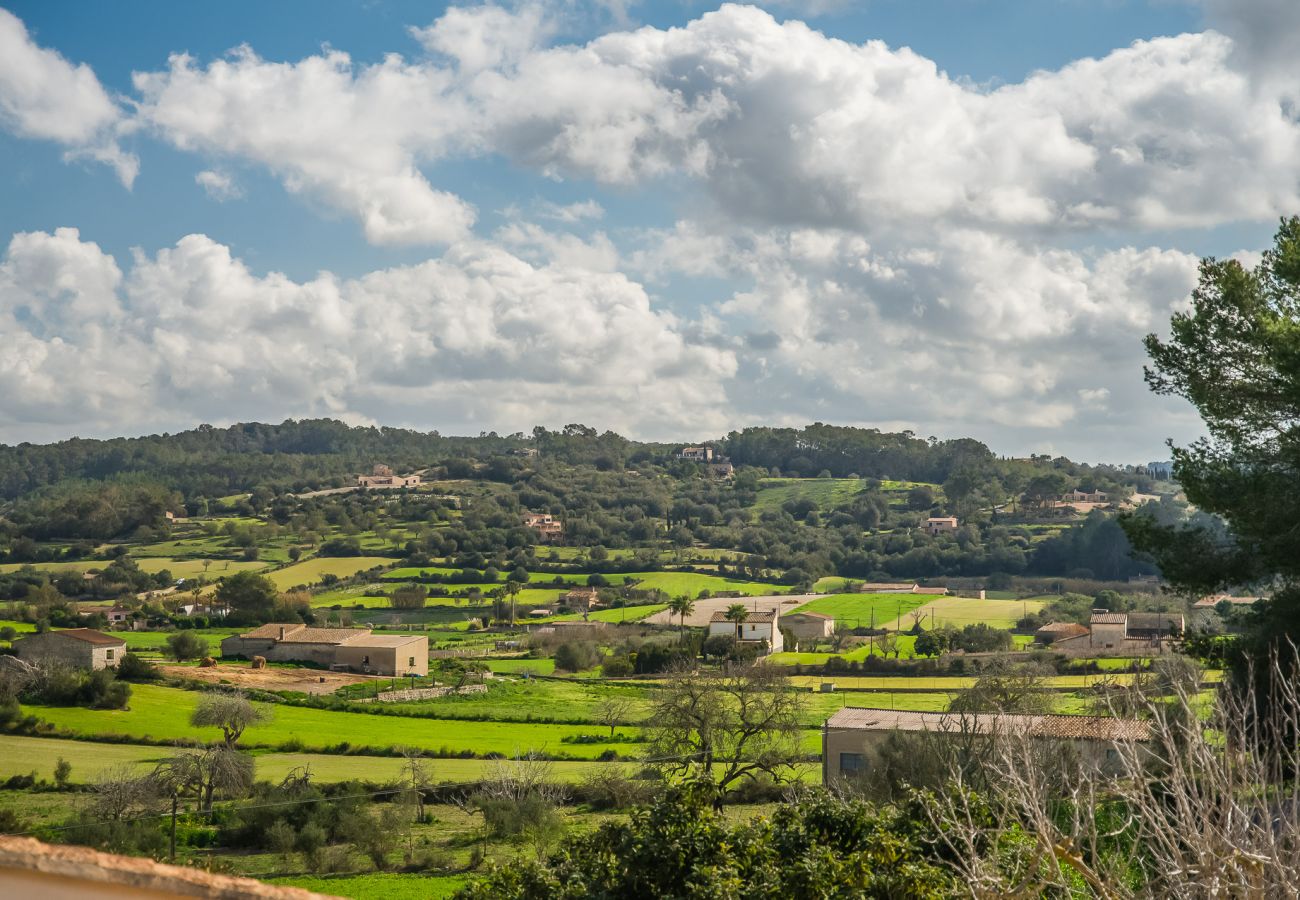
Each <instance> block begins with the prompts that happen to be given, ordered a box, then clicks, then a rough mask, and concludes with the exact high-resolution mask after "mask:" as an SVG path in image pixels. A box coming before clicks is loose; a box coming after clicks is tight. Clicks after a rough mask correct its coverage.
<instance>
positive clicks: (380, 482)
mask: <svg viewBox="0 0 1300 900" xmlns="http://www.w3.org/2000/svg"><path fill="white" fill-rule="evenodd" d="M357 484H358V485H360V486H361V487H363V488H367V489H385V488H411V487H419V486H420V476H419V475H394V474H393V470H392V469H390V468H389V467H388V466H385V465H383V464H382V463H381V464H379V465H376V466H375V468H374V471H373V472H372V473H371V474H370V475H358V476H357Z"/></svg>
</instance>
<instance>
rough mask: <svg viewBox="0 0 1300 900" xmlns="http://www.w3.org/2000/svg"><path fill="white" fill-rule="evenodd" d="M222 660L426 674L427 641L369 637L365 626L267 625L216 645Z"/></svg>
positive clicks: (394, 636) (417, 637)
mask: <svg viewBox="0 0 1300 900" xmlns="http://www.w3.org/2000/svg"><path fill="white" fill-rule="evenodd" d="M221 655H222V656H223V657H235V656H240V657H244V658H246V659H251V658H252V657H254V656H264V657H266V659H267V660H269V661H272V662H305V663H315V664H316V665H319V666H324V667H326V668H328V669H341V670H344V671H350V672H361V673H364V674H367V675H421V676H423V675H428V674H429V639H428V638H427V637H425V636H424V635H422V634H420V635H416V634H409V635H408V634H372V633H371V631H370V629H369V628H310V627H308V626H306V625H303V624H302V623H301V622H296V623H272V624H270V625H263V626H261V627H260V628H254V629H253V630H252V631H246V632H244V633H243V634H239V635H233V636H231V637H228V638H226V639H225V640H224V641H222V642H221Z"/></svg>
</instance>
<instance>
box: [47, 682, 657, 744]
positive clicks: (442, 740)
mask: <svg viewBox="0 0 1300 900" xmlns="http://www.w3.org/2000/svg"><path fill="white" fill-rule="evenodd" d="M198 698H199V693H198V692H196V691H185V690H180V689H177V688H167V687H159V686H156V685H134V686H133V687H132V695H131V703H130V709H129V710H94V709H83V708H80V707H53V706H24V707H23V709H24V710H25V711H27V712H29V713H31V714H33V715H36V716H38V717H40V718H41V719H43V720H45V721H47V722H49V723H51V724H52V725H54V726H56V727H59V728H66V729H68V730H70V731H72V732H74V733H76V734H80V735H85V736H94V735H110V734H112V735H123V736H125V737H128V738H144V737H149V738H153V739H155V740H178V739H187V740H194V739H197V740H201V741H213V740H216V739H217V738H218V736H219V734H220V732H219V731H218V730H217V729H215V728H194V727H192V726H191V725H190V724H189V716H190V712H191V711H192V710H193V709H194V705H195V703H197V702H198ZM259 706H261V707H262V708H263V709H266V710H267V712H269V713H271V714H272V716H273V718H272V720H271V721H270V722H269V723H267V724H264V725H258V726H255V727H253V728H250V729H249V730H248V731H247V732H246V733H245V735H244V740H243V745H244V746H247V747H272V748H274V747H276V746H278V745H279V744H281V743H283V742H285V741H290V740H297V741H301V742H302V744H303V746H304V748H305V749H322V748H326V747H333V746H335V745H338V744H340V743H347V744H348V745H350V746H351V747H358V748H360V747H404V746H409V747H418V748H420V749H423V750H432V751H447V752H451V753H458V752H461V751H464V750H472V751H474V752H477V753H490V752H495V753H502V754H504V755H506V756H515V755H517V754H520V753H526V752H528V751H529V750H539V751H545V752H546V753H550V754H558V755H564V756H569V757H573V758H576V759H594V758H596V757H597V756H599V755H600V754H601V753H603V752H605V751H606V750H615V751H617V752H618V753H619V755H621V756H624V755H626V756H633V755H637V754H638V753H640V752H641V749H640V748H639V747H638V745H637V744H629V743H614V744H605V743H597V744H566V743H563V742H562V741H561V738H563V737H566V736H576V735H580V734H592V733H599V732H600V731H601V729H600V728H599V727H598V726H581V725H545V724H531V725H530V724H518V723H502V722H465V721H452V720H446V719H416V718H405V717H400V716H386V715H372V714H368V713H359V712H336V711H333V710H324V709H311V708H307V707H293V706H283V705H273V706H270V707H269V708H268V705H267V704H259Z"/></svg>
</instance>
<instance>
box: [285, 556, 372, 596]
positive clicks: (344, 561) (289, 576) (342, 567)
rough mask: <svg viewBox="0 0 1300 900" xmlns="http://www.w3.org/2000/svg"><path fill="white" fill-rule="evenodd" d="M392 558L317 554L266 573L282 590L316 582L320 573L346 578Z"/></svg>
mask: <svg viewBox="0 0 1300 900" xmlns="http://www.w3.org/2000/svg"><path fill="white" fill-rule="evenodd" d="M392 562H393V561H392V560H391V559H389V558H387V557H384V556H318V557H316V558H315V559H309V560H307V561H306V562H300V563H294V564H293V565H292V566H287V567H285V568H283V569H277V570H275V571H274V572H271V573H269V574H268V575H267V577H268V578H270V579H271V580H272V581H273V582H275V586H276V587H277V588H279V589H280V590H282V591H286V590H288V589H289V588H291V587H297V586H298V585H300V584H309V585H310V584H316V583H317V582H318V581H320V580H321V576H322V575H337V576H338V577H340V578H348V577H350V576H352V575H355V574H357V573H358V572H364V571H366V570H367V569H373V568H375V567H376V566H387V565H391V564H392Z"/></svg>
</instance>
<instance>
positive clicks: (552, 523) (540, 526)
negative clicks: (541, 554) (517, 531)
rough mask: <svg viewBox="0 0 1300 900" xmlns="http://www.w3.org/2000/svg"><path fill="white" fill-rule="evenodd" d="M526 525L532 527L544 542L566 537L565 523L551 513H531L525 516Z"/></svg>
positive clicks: (552, 541) (548, 542)
mask: <svg viewBox="0 0 1300 900" xmlns="http://www.w3.org/2000/svg"><path fill="white" fill-rule="evenodd" d="M524 527H525V528H530V529H532V531H533V532H534V533H535V534H536V535H537V539H538V540H539V541H541V542H542V543H544V544H551V543H554V542H556V541H559V540H562V539H563V538H564V523H563V522H561V521H560V520H559V519H557V518H555V516H553V515H551V514H550V513H529V514H528V515H526V516H524Z"/></svg>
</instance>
